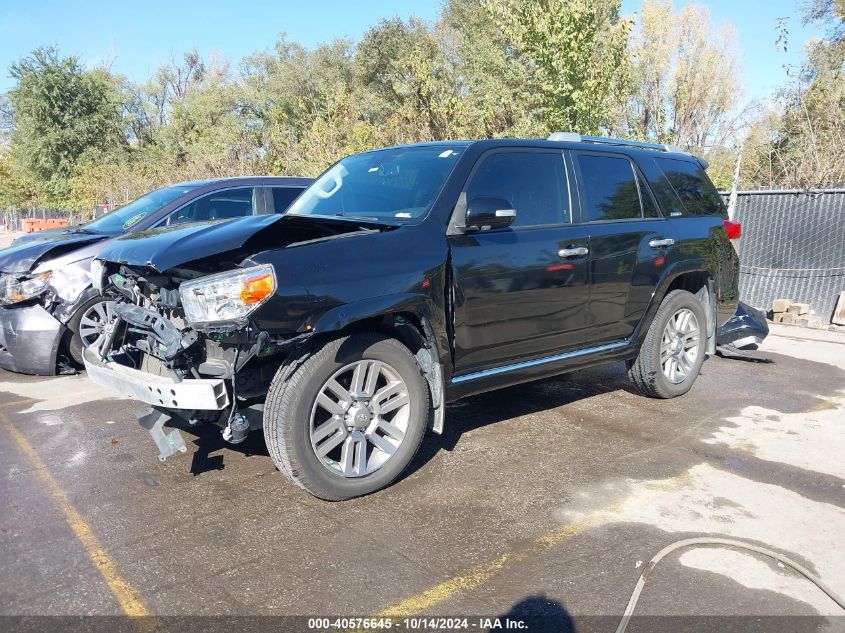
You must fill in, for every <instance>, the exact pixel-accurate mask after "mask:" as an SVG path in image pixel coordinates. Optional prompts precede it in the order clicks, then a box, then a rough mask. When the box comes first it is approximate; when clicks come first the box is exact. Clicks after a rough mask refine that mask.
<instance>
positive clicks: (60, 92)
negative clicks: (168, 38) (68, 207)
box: [9, 48, 125, 205]
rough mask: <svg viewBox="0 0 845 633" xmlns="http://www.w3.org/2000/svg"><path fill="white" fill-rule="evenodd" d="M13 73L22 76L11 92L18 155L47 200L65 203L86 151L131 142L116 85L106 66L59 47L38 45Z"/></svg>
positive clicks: (14, 145)
mask: <svg viewBox="0 0 845 633" xmlns="http://www.w3.org/2000/svg"><path fill="white" fill-rule="evenodd" d="M10 73H11V76H12V77H13V78H14V79H15V80H17V85H16V86H15V88H14V89H13V90H12V91H11V92H10V94H9V100H10V102H11V106H12V125H13V130H12V134H11V140H12V155H13V156H14V160H15V162H16V164H17V165H18V166H19V167H20V169H21V170H22V171H23V173H24V174H25V177H27V178H29V179H31V180H33V181H35V182H36V183H37V189H38V192H39V195H40V196H41V197H42V198H43V201H44V203H45V204H48V205H49V204H60V203H61V202H62V201H63V200H65V199H66V197H67V195H68V192H69V187H68V182H69V179H70V178H71V177H72V176H73V175H74V174H75V172H76V168H77V161H78V160H79V158H80V157H81V156H82V155H83V154H84V153H85V152H87V151H90V150H92V149H100V150H106V149H109V148H112V147H115V146H117V145H120V144H121V143H123V142H125V139H124V138H123V137H122V135H121V128H122V123H121V117H120V102H119V99H118V94H117V92H116V90H115V85H114V83H113V81H112V79H111V77H110V76H109V75H108V73H106V72H105V71H102V70H92V71H86V70H84V69H83V68H82V66H81V65H80V64H79V62H78V60H77V59H76V58H75V57H67V58H60V57H59V54H58V51H56V50H55V49H54V48H39V49H36V50H35V51H33V52H32V54H31V55H30V56H28V57H26V58H24V59H22V60H21V61H19V62H18V63H16V64H13V65H12V66H11V68H10Z"/></svg>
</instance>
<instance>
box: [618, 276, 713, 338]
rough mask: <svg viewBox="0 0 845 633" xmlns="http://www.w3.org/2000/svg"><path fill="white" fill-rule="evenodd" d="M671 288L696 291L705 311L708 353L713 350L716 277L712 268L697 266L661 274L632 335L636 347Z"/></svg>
mask: <svg viewBox="0 0 845 633" xmlns="http://www.w3.org/2000/svg"><path fill="white" fill-rule="evenodd" d="M673 290H686V291H687V292H689V293H691V294H693V295H695V296H696V297H697V298H698V300H699V301H701V303H702V304H703V305H704V311H705V313H706V315H707V353H708V354H714V353H715V352H716V293H715V279H714V276H713V273H712V272H711V271H709V270H706V269H705V268H697V267H676V268H673V269H670V271H668V272H667V274H666V275H664V277H663V279H661V281H660V283H659V284H658V286H657V288H656V289H655V292H654V295H653V296H652V301H651V304H650V305H649V307H648V310H646V313H645V315H644V316H643V319H642V320H641V321H640V323H639V325H638V326H637V329H636V331H635V333H634V336H633V338H634V340H635V341H636V343H637V347H639V346H640V345H641V344H642V342H643V340H644V339H645V336H646V333H647V332H648V328H649V327H650V326H651V322H652V321H653V320H654V317H655V315H656V314H657V310H658V308H660V304H661V303H662V302H663V299H664V298H665V297H666V295H668V294H669V293H670V292H672V291H673Z"/></svg>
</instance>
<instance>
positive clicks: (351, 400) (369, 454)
mask: <svg viewBox="0 0 845 633" xmlns="http://www.w3.org/2000/svg"><path fill="white" fill-rule="evenodd" d="M410 412H411V399H410V396H409V392H408V387H407V386H406V385H405V381H404V380H402V377H401V376H400V375H399V372H397V371H396V370H395V369H394V368H393V367H391V366H390V365H388V364H387V363H384V362H381V361H377V360H368V359H365V360H360V361H357V362H354V363H351V364H349V365H346V366H345V367H343V368H342V369H340V370H339V371H337V372H335V373H334V374H333V375H332V376H331V378H329V379H328V380H327V381H326V382H325V383H324V384H323V386H322V387H321V388H320V390H319V392H318V393H317V398H316V400H315V402H314V405H313V407H312V410H311V422H310V437H311V447H312V449H313V450H314V453H315V455H316V456H317V458H318V459H319V460H320V463H321V464H322V465H323V466H325V467H326V468H328V469H329V470H330V471H331V472H333V473H335V474H338V475H342V476H343V477H363V476H364V475H369V474H370V473H373V472H375V471H377V470H378V469H379V468H381V467H382V466H384V465H385V464H386V463H387V462H388V460H390V459H391V458H392V457H393V455H394V454H395V453H396V451H397V450H398V449H399V447H400V446H401V445H402V442H403V440H404V439H405V434H406V432H407V430H408V423H409V419H410Z"/></svg>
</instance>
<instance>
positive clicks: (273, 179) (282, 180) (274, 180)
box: [172, 176, 314, 187]
mask: <svg viewBox="0 0 845 633" xmlns="http://www.w3.org/2000/svg"><path fill="white" fill-rule="evenodd" d="M257 180H264V181H268V182H269V183H270V184H279V185H289V186H291V187H307V186H308V185H310V184H311V183H312V182H314V179H313V178H305V177H302V176H232V177H229V178H206V179H203V180H186V181H184V182H177V183H173V185H172V186H173V187H184V186H186V185H193V186H195V187H204V186H206V185H213V184H218V183H238V182H254V181H257Z"/></svg>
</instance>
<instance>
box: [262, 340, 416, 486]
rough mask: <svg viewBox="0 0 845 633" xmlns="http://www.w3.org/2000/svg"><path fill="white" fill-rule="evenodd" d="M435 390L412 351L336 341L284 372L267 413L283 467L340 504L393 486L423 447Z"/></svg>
mask: <svg viewBox="0 0 845 633" xmlns="http://www.w3.org/2000/svg"><path fill="white" fill-rule="evenodd" d="M428 414H429V392H428V385H427V383H426V381H425V378H424V376H423V374H422V370H421V369H420V367H419V365H418V364H417V361H416V358H415V357H414V356H413V354H411V352H410V351H409V350H408V348H407V347H405V346H404V345H403V344H402V343H400V342H399V341H397V340H396V339H393V338H390V337H387V336H385V335H383V334H378V333H360V334H354V335H351V336H344V337H342V338H338V339H334V340H331V341H328V342H326V343H325V344H322V345H321V346H320V347H317V348H315V349H314V350H312V351H311V352H310V353H308V354H307V355H305V356H303V357H300V358H299V359H295V360H292V361H290V362H289V363H286V364H285V365H283V366H282V367H280V368H279V370H278V372H277V373H276V376H275V377H274V378H273V381H272V382H271V384H270V389H269V391H268V394H267V401H266V407H265V411H264V438H265V440H266V441H267V448H268V451H269V453H270V456H271V457H272V458H273V461H274V462H275V464H276V467H277V468H278V469H279V470H280V471H282V473H284V475H285V476H286V477H287V478H288V479H290V480H291V481H292V482H293V483H295V484H296V485H298V486H300V487H301V488H304V489H305V490H307V491H308V492H310V493H311V494H312V495H314V496H316V497H319V498H321V499H326V500H329V501H338V500H341V499H349V498H352V497H358V496H361V495H366V494H369V493H371V492H375V491H376V490H380V489H381V488H384V487H385V486H388V485H389V484H390V483H392V482H393V481H394V480H395V479H396V478H397V477H399V475H400V474H401V473H402V472H403V471H404V470H405V468H406V467H407V466H408V464H409V463H410V462H411V460H412V459H413V457H414V455H415V454H416V452H417V450H418V449H419V446H420V444H421V442H422V438H423V435H424V434H425V429H426V426H427V422H428Z"/></svg>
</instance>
